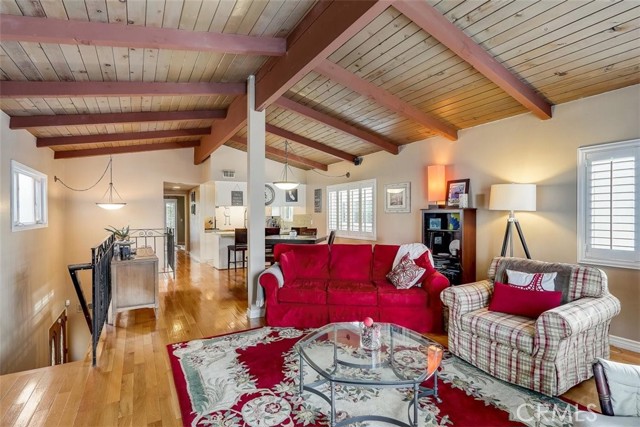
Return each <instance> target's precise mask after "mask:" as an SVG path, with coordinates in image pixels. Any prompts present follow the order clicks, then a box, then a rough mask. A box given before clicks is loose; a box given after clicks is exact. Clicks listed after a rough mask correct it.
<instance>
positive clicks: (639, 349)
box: [609, 335, 640, 353]
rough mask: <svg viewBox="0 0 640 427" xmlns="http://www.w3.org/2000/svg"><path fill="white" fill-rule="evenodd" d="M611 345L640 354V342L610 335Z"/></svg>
mask: <svg viewBox="0 0 640 427" xmlns="http://www.w3.org/2000/svg"><path fill="white" fill-rule="evenodd" d="M609 344H611V345H613V346H616V347H620V348H622V349H625V350H629V351H633V352H635V353H640V341H634V340H630V339H628V338H622V337H617V336H615V335H609Z"/></svg>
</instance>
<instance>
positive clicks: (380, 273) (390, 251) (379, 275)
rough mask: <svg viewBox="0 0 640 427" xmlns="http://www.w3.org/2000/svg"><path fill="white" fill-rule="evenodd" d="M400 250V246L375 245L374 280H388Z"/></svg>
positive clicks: (372, 274)
mask: <svg viewBox="0 0 640 427" xmlns="http://www.w3.org/2000/svg"><path fill="white" fill-rule="evenodd" d="M399 248H400V246H398V245H375V246H374V247H373V269H372V273H371V276H372V280H385V279H386V277H387V274H388V273H389V272H390V271H391V267H392V266H393V260H394V259H395V257H396V254H397V253H398V249H399Z"/></svg>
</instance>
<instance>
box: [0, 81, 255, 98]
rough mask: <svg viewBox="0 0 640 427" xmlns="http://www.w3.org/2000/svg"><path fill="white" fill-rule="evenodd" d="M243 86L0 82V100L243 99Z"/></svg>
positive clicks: (157, 83) (161, 83)
mask: <svg viewBox="0 0 640 427" xmlns="http://www.w3.org/2000/svg"><path fill="white" fill-rule="evenodd" d="M245 92H246V85H245V84H244V83H165V82H86V81H81V82H30V81H6V80H5V81H0V98H67V97H71V98H72V97H75V96H211V95H243V94H244V93H245Z"/></svg>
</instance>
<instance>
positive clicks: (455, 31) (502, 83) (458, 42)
mask: <svg viewBox="0 0 640 427" xmlns="http://www.w3.org/2000/svg"><path fill="white" fill-rule="evenodd" d="M394 7H395V8H396V9H398V10H399V11H400V12H401V13H402V14H403V15H405V16H406V17H407V18H409V19H411V20H412V21H413V22H414V23H415V24H416V25H418V26H419V27H421V28H422V29H423V30H424V31H426V32H427V33H429V34H430V35H431V36H432V37H433V38H435V39H436V40H438V41H439V42H440V43H442V44H443V45H445V46H446V47H447V48H449V49H450V50H451V51H453V53H455V54H456V55H458V56H459V57H460V58H462V59H464V60H465V61H467V62H468V63H469V64H471V66H472V67H473V68H475V69H476V70H478V72H480V73H481V74H482V75H484V76H485V77H486V78H488V79H489V80H491V81H492V82H493V83H495V84H496V85H497V86H499V87H500V88H502V90H504V91H505V92H507V93H508V94H509V95H510V96H511V97H513V98H514V99H515V100H516V101H518V102H519V103H521V104H522V105H524V106H525V107H526V108H527V109H529V110H530V111H531V112H532V113H534V114H535V115H536V116H538V117H539V118H541V119H543V120H544V119H550V118H551V114H552V112H551V104H549V103H548V102H547V101H546V100H545V99H544V98H543V97H542V96H540V95H539V94H538V93H537V92H536V91H534V90H533V89H532V88H531V87H529V86H528V85H527V84H525V83H524V82H523V81H521V80H520V79H519V78H518V77H517V76H516V75H514V74H513V73H511V71H509V70H508V69H507V68H505V67H504V66H503V65H502V64H501V63H499V62H498V61H497V60H496V59H494V58H493V56H491V54H489V53H488V52H487V51H486V50H484V49H483V48H482V47H481V46H479V45H478V44H477V43H476V42H474V41H473V39H471V37H469V36H467V35H466V34H465V33H464V32H463V31H462V30H461V29H460V28H458V27H457V26H455V25H454V24H452V23H451V21H449V20H448V19H447V18H446V17H444V16H442V14H441V13H440V12H438V11H437V10H436V9H435V8H434V7H433V6H431V5H429V4H428V3H427V2H426V1H415V0H399V1H397V2H396V3H395V4H394Z"/></svg>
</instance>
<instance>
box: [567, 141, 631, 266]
mask: <svg viewBox="0 0 640 427" xmlns="http://www.w3.org/2000/svg"><path fill="white" fill-rule="evenodd" d="M578 163H579V165H578V166H579V169H578V254H579V260H578V261H579V262H583V263H586V264H597V265H607V266H614V267H623V268H634V269H640V173H639V169H640V140H632V141H624V142H617V143H611V144H602V145H595V146H589V147H582V148H579V149H578Z"/></svg>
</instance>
